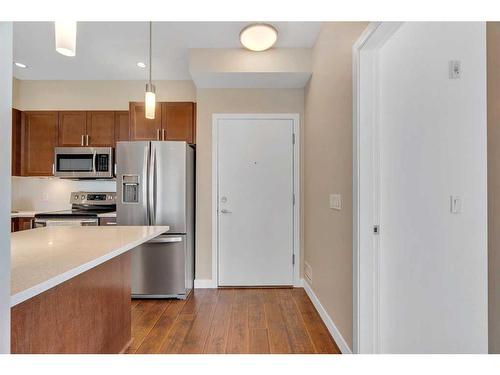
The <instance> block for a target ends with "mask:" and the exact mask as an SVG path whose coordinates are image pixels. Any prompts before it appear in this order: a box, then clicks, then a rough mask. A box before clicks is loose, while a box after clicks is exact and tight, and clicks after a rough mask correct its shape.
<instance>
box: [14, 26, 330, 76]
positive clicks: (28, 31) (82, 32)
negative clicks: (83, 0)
mask: <svg viewBox="0 0 500 375" xmlns="http://www.w3.org/2000/svg"><path fill="white" fill-rule="evenodd" d="M247 24H248V22H155V23H154V24H153V79H155V80H183V79H191V77H190V74H189V70H188V68H189V67H188V50H189V49H190V48H241V45H240V42H239V32H240V30H241V29H242V28H243V27H244V26H246V25H247ZM272 24H273V25H274V26H275V27H276V28H277V29H278V31H279V36H278V42H277V44H276V48H280V47H281V48H311V47H313V45H314V43H315V41H316V37H317V35H318V33H319V29H320V26H321V23H319V22H272ZM148 32H149V29H148V23H147V22H79V23H78V33H77V44H76V57H73V58H71V57H65V56H62V55H60V54H59V53H57V52H56V51H55V46H54V43H55V42H54V23H53V22H15V23H14V61H16V62H21V63H23V64H26V65H27V66H28V67H27V68H25V69H22V68H19V67H16V66H14V76H15V77H16V78H18V79H27V80H29V79H33V80H144V79H146V77H147V74H148V72H147V69H140V68H138V67H137V65H136V64H137V62H139V61H143V62H147V58H148V57H147V56H148V35H149V34H148ZM257 53H258V52H257Z"/></svg>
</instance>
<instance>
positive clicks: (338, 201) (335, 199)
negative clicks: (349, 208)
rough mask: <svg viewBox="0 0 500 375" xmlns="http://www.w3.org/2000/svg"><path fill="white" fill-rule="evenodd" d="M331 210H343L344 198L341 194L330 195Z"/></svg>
mask: <svg viewBox="0 0 500 375" xmlns="http://www.w3.org/2000/svg"><path fill="white" fill-rule="evenodd" d="M330 208H331V209H332V210H341V209H342V196H341V195H340V194H330Z"/></svg>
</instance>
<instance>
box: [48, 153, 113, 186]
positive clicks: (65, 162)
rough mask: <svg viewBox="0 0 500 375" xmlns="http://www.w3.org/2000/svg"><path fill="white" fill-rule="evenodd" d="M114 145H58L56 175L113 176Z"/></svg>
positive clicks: (75, 176) (69, 176) (82, 176)
mask: <svg viewBox="0 0 500 375" xmlns="http://www.w3.org/2000/svg"><path fill="white" fill-rule="evenodd" d="M113 169H114V161H113V147H56V148H55V152H54V176H56V177H61V178H89V179H90V178H91V179H96V178H113V177H114V170H113Z"/></svg>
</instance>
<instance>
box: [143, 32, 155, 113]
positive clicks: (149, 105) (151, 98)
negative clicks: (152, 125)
mask: <svg viewBox="0 0 500 375" xmlns="http://www.w3.org/2000/svg"><path fill="white" fill-rule="evenodd" d="M152 35H153V22H149V82H148V83H146V95H145V97H144V102H145V103H146V104H145V105H146V109H145V111H144V112H145V115H146V118H148V119H151V120H154V118H155V108H156V88H155V85H153V82H152V81H151V75H152V74H151V71H152V66H151V55H152V51H153V38H152Z"/></svg>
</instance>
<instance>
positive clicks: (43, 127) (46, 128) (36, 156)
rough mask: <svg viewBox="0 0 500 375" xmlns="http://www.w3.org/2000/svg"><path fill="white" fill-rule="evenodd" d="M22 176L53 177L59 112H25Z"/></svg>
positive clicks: (22, 142)
mask: <svg viewBox="0 0 500 375" xmlns="http://www.w3.org/2000/svg"><path fill="white" fill-rule="evenodd" d="M22 118H23V121H22V123H23V126H22V141H21V144H22V155H21V163H22V174H23V176H52V175H53V171H52V166H53V163H54V147H56V146H57V145H58V139H57V138H58V112H56V111H27V112H23V114H22Z"/></svg>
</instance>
